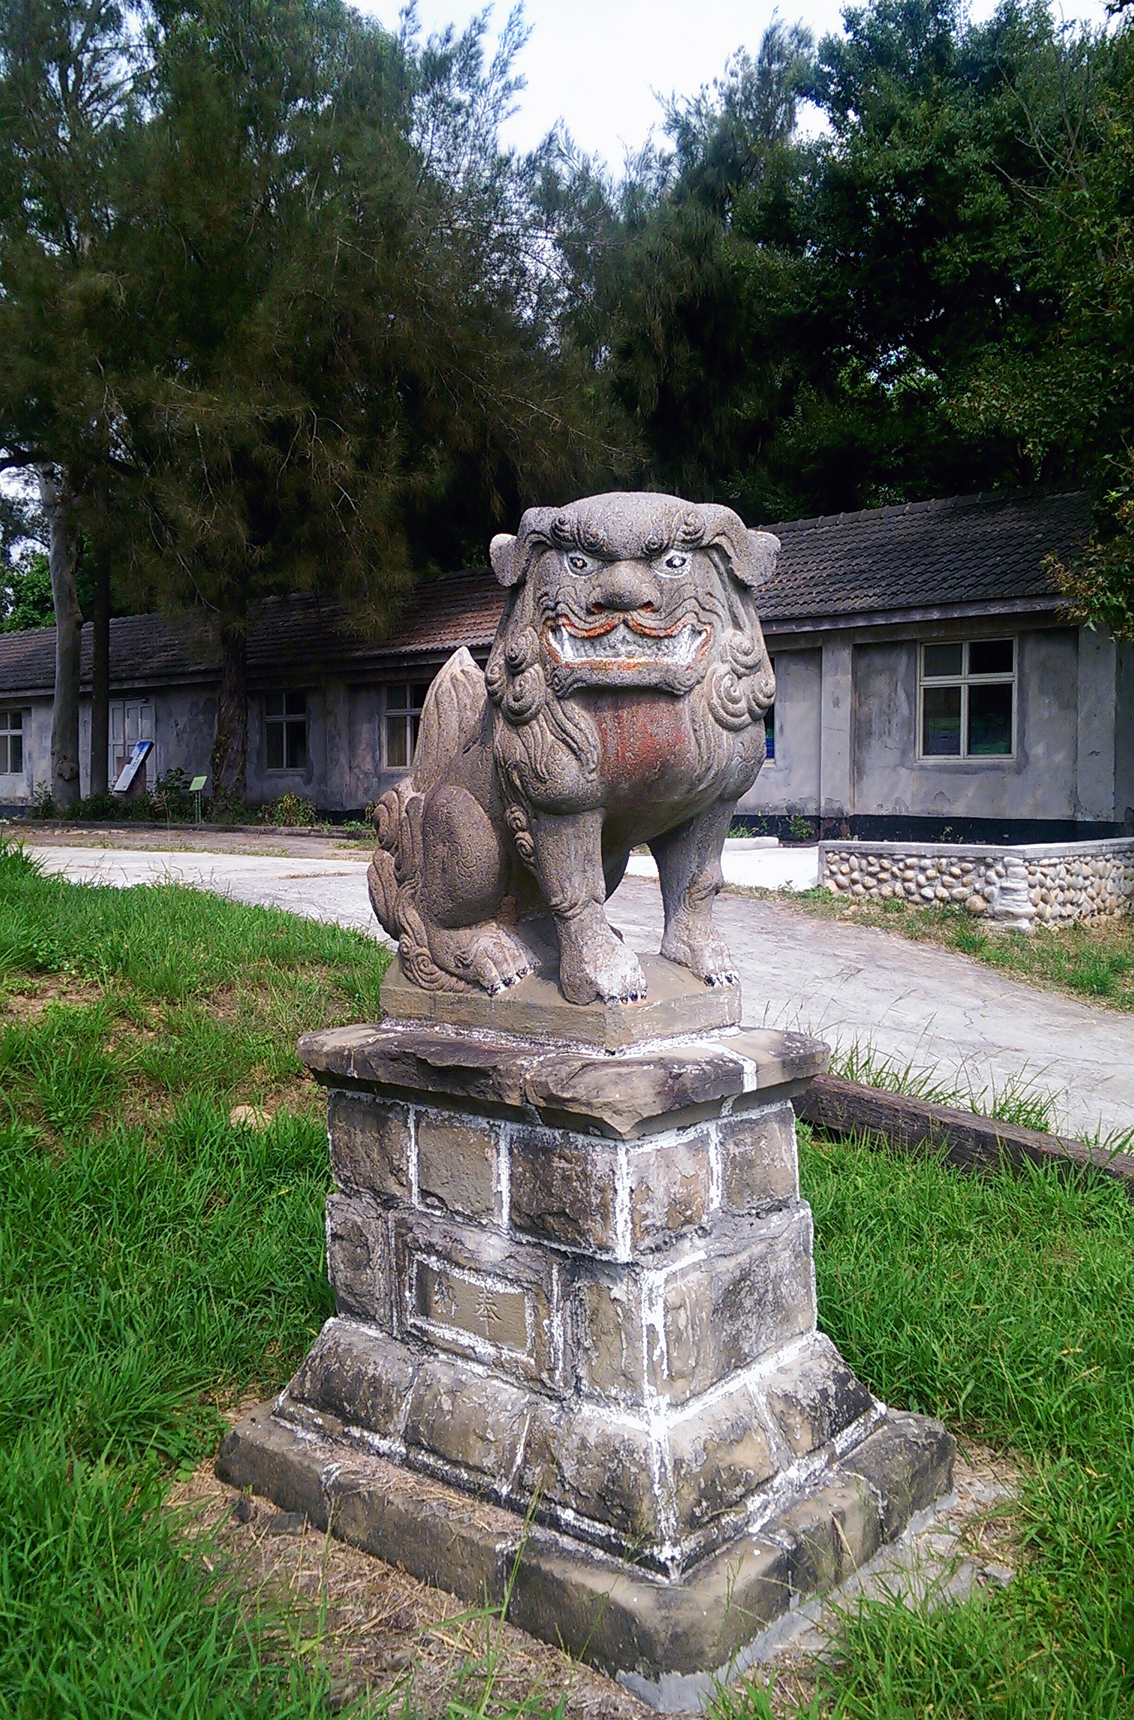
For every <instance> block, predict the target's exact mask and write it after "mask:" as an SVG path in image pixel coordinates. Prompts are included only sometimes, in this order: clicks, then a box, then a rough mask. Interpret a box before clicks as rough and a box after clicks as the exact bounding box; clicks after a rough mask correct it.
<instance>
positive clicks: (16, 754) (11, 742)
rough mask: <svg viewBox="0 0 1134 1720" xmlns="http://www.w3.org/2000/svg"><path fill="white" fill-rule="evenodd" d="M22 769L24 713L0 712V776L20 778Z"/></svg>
mask: <svg viewBox="0 0 1134 1720" xmlns="http://www.w3.org/2000/svg"><path fill="white" fill-rule="evenodd" d="M23 769H24V713H23V712H22V711H0V776H21V775H22V774H23Z"/></svg>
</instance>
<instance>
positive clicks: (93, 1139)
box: [0, 851, 385, 1720]
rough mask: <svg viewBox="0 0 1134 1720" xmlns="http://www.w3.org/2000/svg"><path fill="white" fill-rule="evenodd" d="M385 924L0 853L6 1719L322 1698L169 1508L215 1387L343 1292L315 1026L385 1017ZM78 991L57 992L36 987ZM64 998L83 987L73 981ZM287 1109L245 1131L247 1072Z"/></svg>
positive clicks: (306, 1703) (225, 1711)
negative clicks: (330, 1220) (303, 1036)
mask: <svg viewBox="0 0 1134 1720" xmlns="http://www.w3.org/2000/svg"><path fill="white" fill-rule="evenodd" d="M384 959H385V958H384V957H383V955H382V953H381V952H380V951H379V950H378V949H377V948H376V947H375V946H374V945H373V944H371V943H369V942H368V941H367V940H366V939H364V938H361V937H359V936H357V935H354V934H351V933H349V932H343V931H341V930H340V929H339V928H337V927H323V926H317V925H313V924H310V923H308V922H304V921H300V920H296V919H293V918H292V917H290V916H288V915H284V914H279V913H274V912H270V911H265V910H260V909H250V908H244V907H240V906H237V905H235V904H232V903H228V902H224V901H221V900H218V899H217V898H215V897H210V896H206V895H200V894H196V893H195V892H192V891H188V890H182V889H176V888H160V889H141V890H129V891H119V890H112V889H96V888H93V887H83V886H73V885H68V884H65V883H62V882H61V881H60V880H58V879H54V878H43V877H39V876H37V875H36V873H35V870H34V868H32V867H31V866H30V865H28V864H27V863H26V862H25V861H24V860H23V859H22V857H20V856H19V855H18V854H16V853H13V852H12V851H6V852H0V1002H3V1003H6V1004H7V1006H8V1020H7V1024H6V1025H5V1026H4V1028H3V1030H2V1032H0V1093H2V1096H3V1103H2V1105H0V1450H2V1451H3V1462H0V1713H3V1714H4V1715H5V1716H7V1715H12V1716H13V1717H19V1720H23V1717H24V1716H27V1717H28V1720H45V1717H51V1720H53V1717H55V1716H60V1717H62V1716H68V1717H70V1716H88V1715H89V1716H91V1717H92V1720H94V1717H97V1720H118V1717H122V1720H125V1717H127V1716H128V1717H130V1720H134V1717H135V1716H136V1717H137V1720H163V1717H165V1716H167V1715H168V1716H177V1717H179V1720H180V1717H194V1720H196V1717H198V1716H200V1717H205V1716H208V1717H212V1716H214V1715H215V1716H216V1717H217V1720H233V1717H236V1716H239V1717H242V1720H243V1717H245V1716H248V1717H252V1716H256V1717H259V1716H261V1715H263V1716H264V1717H265V1720H267V1717H268V1716H292V1715H295V1716H299V1715H311V1716H314V1715H317V1714H322V1713H325V1712H326V1709H325V1703H324V1696H325V1690H326V1678H325V1676H324V1674H323V1673H322V1672H321V1671H320V1670H319V1669H318V1667H310V1666H308V1665H307V1664H305V1663H304V1662H301V1661H299V1660H297V1659H296V1658H295V1657H294V1656H292V1655H290V1654H289V1653H287V1652H286V1634H281V1633H282V1632H283V1626H284V1624H285V1623H286V1621H285V1620H282V1619H281V1618H280V1617H279V1616H277V1614H276V1613H274V1612H273V1611H272V1610H271V1609H270V1608H269V1609H268V1611H267V1612H266V1613H265V1614H264V1616H263V1617H259V1618H258V1617H257V1616H256V1614H255V1612H254V1611H253V1612H250V1611H249V1609H248V1608H247V1606H238V1604H237V1602H236V1600H235V1598H234V1596H233V1595H232V1594H231V1593H229V1592H227V1591H226V1589H225V1587H224V1585H223V1584H218V1580H217V1578H216V1577H215V1576H214V1575H213V1574H211V1573H210V1571H209V1570H208V1568H207V1565H206V1564H205V1562H204V1558H203V1556H202V1554H203V1553H205V1552H207V1549H198V1550H197V1551H196V1552H195V1553H194V1554H193V1555H192V1556H190V1555H188V1554H187V1553H186V1552H185V1551H184V1550H183V1549H182V1548H180V1547H179V1546H177V1545H175V1543H174V1541H173V1538H172V1535H171V1530H170V1526H169V1523H168V1522H167V1520H166V1515H165V1514H164V1513H162V1512H160V1511H159V1510H158V1509H157V1505H158V1503H159V1501H160V1498H161V1495H162V1492H163V1489H164V1486H165V1485H166V1483H167V1482H168V1479H169V1477H170V1476H171V1474H173V1473H174V1471H175V1470H176V1468H177V1467H178V1466H183V1465H187V1464H192V1463H194V1462H195V1461H198V1460H199V1459H200V1458H201V1457H203V1456H205V1455H206V1454H207V1453H208V1452H209V1451H210V1450H211V1449H212V1448H213V1447H214V1446H215V1444H216V1441H217V1438H218V1436H219V1433H220V1431H221V1429H222V1426H223V1423H222V1421H221V1418H220V1415H219V1412H218V1408H217V1405H218V1403H221V1402H225V1401H230V1400H233V1399H235V1398H237V1397H239V1396H240V1395H241V1394H243V1393H245V1392H247V1391H249V1390H250V1389H260V1390H263V1391H268V1390H271V1389H272V1388H274V1387H276V1386H278V1384H279V1383H280V1381H281V1380H282V1379H283V1378H284V1377H285V1376H286V1374H287V1373H288V1371H289V1370H290V1368H291V1367H292V1366H293V1365H294V1363H295V1362H296V1361H297V1359H298V1358H299V1357H300V1356H301V1355H302V1353H303V1351H304V1349H305V1348H306V1347H307V1345H308V1344H309V1343H310V1341H311V1337H312V1335H313V1333H314V1332H315V1331H316V1330H317V1329H318V1327H319V1324H320V1322H321V1320H322V1318H323V1317H324V1316H325V1314H326V1313H327V1312H328V1310H329V1307H330V1301H329V1295H328V1290H327V1285H326V1282H325V1276H324V1271H323V1260H322V1210H323V1203H324V1200H325V1197H326V1182H327V1171H326V1162H325V1161H326V1143H325V1133H324V1130H323V1126H322V1123H321V1120H320V1118H319V1116H318V1112H317V1108H316V1107H313V1106H312V1104H311V1103H310V1102H309V1101H308V1097H307V1089H306V1088H305V1087H302V1086H300V1083H299V1079H298V1078H299V1074H300V1070H299V1065H298V1062H297V1060H296V1057H295V1052H294V1039H295V1035H296V1033H297V1032H298V1031H300V1030H301V1028H302V1027H304V1026H316V1025H324V1024H325V1023H326V1022H328V1021H331V1020H340V1021H341V1020H347V1019H350V1018H352V1017H353V1018H355V1019H357V1017H358V1016H359V1015H360V1014H373V1013H374V1012H375V1010H376V1008H377V999H378V988H379V983H380V978H381V972H382V968H383V966H384ZM40 987H47V988H49V989H54V990H56V991H59V989H60V987H62V991H61V993H60V995H59V997H58V998H57V999H56V1001H54V1002H49V1003H48V1004H47V1006H46V1007H45V1008H43V1009H42V1010H38V1009H37V1008H36V1005H37V1003H38V1002H39V1001H41V1000H40V999H38V998H37V996H36V992H37V988H40ZM68 988H70V990H71V991H78V992H79V993H80V994H81V995H80V997H79V999H78V1000H77V1001H68V995H67V994H68ZM281 1083H282V1084H284V1089H285V1091H287V1090H289V1089H290V1090H292V1091H293V1092H294V1095H295V1103H296V1106H297V1108H296V1109H287V1108H285V1109H281V1110H280V1111H279V1112H278V1114H277V1115H276V1117H275V1118H274V1120H273V1122H272V1124H271V1126H270V1127H269V1128H267V1129H265V1130H262V1131H254V1130H250V1129H247V1128H232V1127H230V1126H229V1123H228V1111H229V1102H230V1100H231V1098H232V1096H233V1095H234V1093H236V1092H237V1091H242V1090H248V1091H252V1092H254V1093H258V1094H262V1095H264V1094H270V1093H272V1092H274V1091H277V1090H278V1089H279V1087H280V1085H281Z"/></svg>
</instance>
